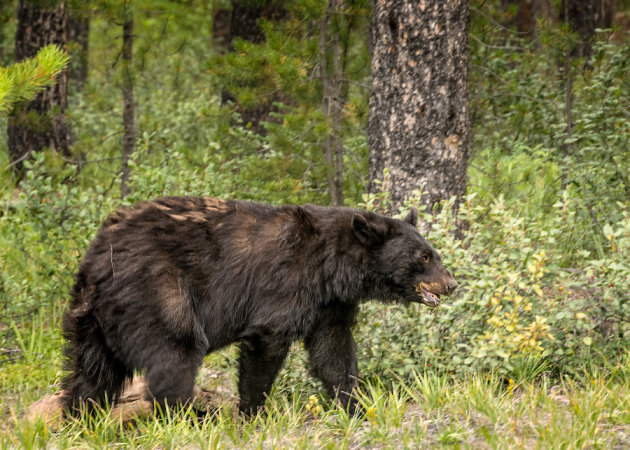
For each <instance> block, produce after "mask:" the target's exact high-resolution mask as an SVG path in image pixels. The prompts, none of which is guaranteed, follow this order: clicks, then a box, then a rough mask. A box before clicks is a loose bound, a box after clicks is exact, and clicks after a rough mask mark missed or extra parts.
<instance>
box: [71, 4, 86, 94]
mask: <svg viewBox="0 0 630 450" xmlns="http://www.w3.org/2000/svg"><path fill="white" fill-rule="evenodd" d="M67 28H68V42H71V43H72V44H73V45H72V52H71V55H72V62H71V64H70V68H69V69H68V78H69V80H70V83H74V85H75V86H76V89H77V90H78V91H80V92H81V91H83V88H84V87H85V82H86V81H87V77H88V55H89V49H90V39H89V37H90V18H89V16H87V15H86V14H84V13H82V12H81V11H70V14H69V16H68V27H67Z"/></svg>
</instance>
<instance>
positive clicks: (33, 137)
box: [7, 0, 72, 174]
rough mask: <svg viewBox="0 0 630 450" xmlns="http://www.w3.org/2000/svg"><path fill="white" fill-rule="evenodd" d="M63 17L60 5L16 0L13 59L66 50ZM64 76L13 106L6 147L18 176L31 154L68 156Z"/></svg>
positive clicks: (68, 130) (68, 134) (64, 15)
mask: <svg viewBox="0 0 630 450" xmlns="http://www.w3.org/2000/svg"><path fill="white" fill-rule="evenodd" d="M66 21H67V13H66V9H65V7H64V4H63V2H61V3H59V4H58V5H56V6H54V7H48V8H46V7H43V6H39V5H38V4H37V3H35V2H30V1H27V0H20V4H19V8H18V25H17V32H16V35H15V59H16V61H21V60H23V59H25V58H31V57H34V56H35V55H36V54H37V51H38V50H39V49H40V48H42V47H45V46H46V45H51V44H56V45H58V46H59V47H62V48H65V46H66ZM67 88H68V76H67V71H65V70H64V71H63V72H62V73H61V74H60V75H59V77H58V79H57V83H56V84H54V85H53V86H50V87H48V88H46V89H44V90H43V91H42V92H40V93H39V94H38V95H37V97H36V98H35V100H33V101H32V102H30V103H28V104H20V105H16V106H15V107H14V109H13V111H12V112H11V113H10V115H9V119H8V126H7V138H8V139H7V143H8V147H9V155H10V157H11V161H12V167H13V169H14V170H15V171H16V172H17V173H18V174H20V173H21V169H22V162H23V161H24V160H25V159H26V158H28V156H29V155H30V153H31V152H32V151H38V150H42V149H44V148H50V149H53V150H57V151H59V152H61V153H62V154H64V155H69V154H70V150H69V149H70V145H71V143H72V133H71V129H70V126H69V124H68V122H67V120H66V115H65V112H66V109H67V107H68V100H67Z"/></svg>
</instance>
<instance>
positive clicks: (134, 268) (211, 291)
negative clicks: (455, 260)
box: [63, 197, 457, 413]
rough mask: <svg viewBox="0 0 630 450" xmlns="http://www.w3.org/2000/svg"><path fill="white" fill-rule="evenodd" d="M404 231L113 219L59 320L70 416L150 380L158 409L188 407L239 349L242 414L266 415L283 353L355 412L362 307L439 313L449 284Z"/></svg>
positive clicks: (303, 211)
mask: <svg viewBox="0 0 630 450" xmlns="http://www.w3.org/2000/svg"><path fill="white" fill-rule="evenodd" d="M416 222H417V212H416V211H415V210H413V211H412V212H411V213H410V214H409V216H408V217H407V218H406V219H405V220H396V219H390V218H387V217H385V216H382V215H379V214H375V213H371V212H365V211H357V210H353V209H349V208H334V207H318V206H313V205H305V206H290V205H287V206H271V205H266V204H260V203H251V202H243V201H232V200H218V199H212V198H203V197H169V198H161V199H157V200H154V201H149V202H144V203H140V204H138V205H136V206H134V207H132V208H127V209H122V210H120V211H118V212H116V213H115V214H113V215H112V216H110V217H109V218H108V219H107V220H106V221H105V222H104V223H103V225H102V227H101V228H100V230H99V232H98V234H97V236H96V238H95V239H94V241H93V242H92V244H91V246H90V248H89V249H88V251H87V253H86V254H85V257H84V258H83V261H82V263H81V265H80V268H79V272H78V274H77V275H76V282H75V285H74V288H73V291H72V300H71V304H70V307H69V309H68V311H67V312H66V314H65V316H64V320H63V327H64V335H65V337H66V339H67V340H68V348H67V356H68V366H69V367H68V369H69V371H70V373H69V374H68V376H67V377H66V378H65V379H64V382H63V387H64V389H65V392H66V397H65V399H64V404H65V407H66V408H67V410H68V411H69V412H72V410H73V409H74V410H76V408H77V406H78V404H79V400H80V399H82V400H83V401H88V400H89V401H88V402H87V403H88V404H92V403H94V402H97V403H98V402H99V401H102V400H103V399H104V398H108V399H110V400H115V398H116V396H117V395H119V394H120V392H121V389H122V387H123V384H124V382H125V381H126V380H128V379H131V378H132V377H133V373H134V371H135V370H145V371H146V379H147V380H148V386H149V392H150V394H148V395H149V396H150V398H147V400H149V401H154V402H156V403H157V404H158V405H160V406H164V404H165V403H168V404H169V405H175V404H179V405H182V404H185V403H186V402H188V401H189V400H190V399H191V396H192V390H193V384H194V379H195V375H196V373H197V369H198V368H199V366H200V365H201V364H202V360H203V357H204V356H205V355H206V354H208V353H210V352H213V351H215V350H217V349H219V348H221V347H224V346H226V345H229V344H231V343H233V342H239V343H240V357H239V358H240V360H239V381H238V390H239V395H240V402H239V408H240V409H241V410H242V411H244V412H247V413H249V412H252V411H255V410H256V409H257V408H258V407H260V406H262V405H263V404H264V401H265V397H266V395H267V394H268V393H269V391H270V389H271V385H272V383H273V381H274V378H275V377H276V374H277V373H278V370H279V369H280V368H281V366H282V364H283V361H284V359H285V357H286V355H287V352H288V350H289V346H290V344H291V343H292V342H293V341H295V340H297V339H304V343H305V347H306V349H307V350H308V353H309V357H310V364H311V370H312V373H313V374H314V375H315V376H317V377H318V378H319V379H321V381H322V382H323V384H324V386H325V387H326V389H327V391H328V393H329V394H330V395H331V396H333V397H337V398H338V399H339V401H340V402H341V403H342V404H343V406H344V407H346V408H347V409H348V410H349V411H351V412H353V411H354V410H355V408H356V406H357V403H356V399H355V398H354V397H353V395H352V393H353V389H354V388H355V387H356V385H357V362H356V357H355V343H354V340H353V337H352V332H351V327H352V325H353V323H354V321H355V318H356V315H357V311H358V307H359V304H360V301H361V300H369V299H378V300H381V301H386V302H387V301H392V302H394V301H397V302H400V303H402V304H408V303H411V302H423V303H425V304H427V305H429V306H437V305H438V304H439V303H440V295H441V294H449V293H451V292H452V291H453V290H454V289H455V288H456V287H457V282H456V281H455V279H454V278H453V277H452V276H451V275H450V274H449V272H448V271H447V270H446V269H445V268H444V266H443V265H442V263H441V260H440V256H439V255H438V253H437V252H436V251H435V250H434V249H433V248H432V247H431V246H430V245H429V243H428V242H427V241H426V240H425V239H424V238H423V237H422V236H421V235H420V233H419V232H418V230H417V228H416Z"/></svg>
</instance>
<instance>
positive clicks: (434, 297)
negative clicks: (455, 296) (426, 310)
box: [416, 283, 441, 308]
mask: <svg viewBox="0 0 630 450" xmlns="http://www.w3.org/2000/svg"><path fill="white" fill-rule="evenodd" d="M416 292H417V293H418V294H420V298H421V300H420V301H421V302H422V303H424V304H425V305H427V306H430V307H431V308H435V307H437V306H440V302H441V301H440V296H439V295H438V294H434V293H433V292H431V291H429V290H428V289H426V288H424V287H423V286H422V283H420V284H418V285H417V286H416Z"/></svg>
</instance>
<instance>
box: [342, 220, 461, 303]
mask: <svg viewBox="0 0 630 450" xmlns="http://www.w3.org/2000/svg"><path fill="white" fill-rule="evenodd" d="M417 222H418V212H417V211H416V210H415V209H413V210H412V211H411V212H410V213H409V215H408V216H407V217H406V218H405V219H403V220H396V219H389V218H386V217H384V216H381V215H378V214H371V213H367V214H355V215H354V216H353V218H352V230H353V232H354V235H355V237H356V238H357V240H358V241H359V243H360V244H361V245H362V246H363V247H364V249H365V251H366V254H367V260H368V266H369V267H368V270H369V272H370V277H371V278H372V280H371V284H372V286H373V290H374V294H375V295H377V296H378V298H379V299H380V300H384V301H387V300H397V301H401V302H403V303H410V302H422V303H424V304H425V305H427V306H431V307H436V306H439V305H440V302H441V299H440V296H441V295H449V294H451V293H452V292H453V291H454V290H455V288H457V281H455V278H453V276H452V275H451V274H450V273H449V271H448V270H446V268H445V267H444V266H443V265H442V259H441V258H440V255H439V253H438V252H437V251H435V249H434V248H433V247H431V245H430V244H429V243H428V242H427V240H426V239H424V237H422V235H421V234H420V232H419V231H418V228H417Z"/></svg>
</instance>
